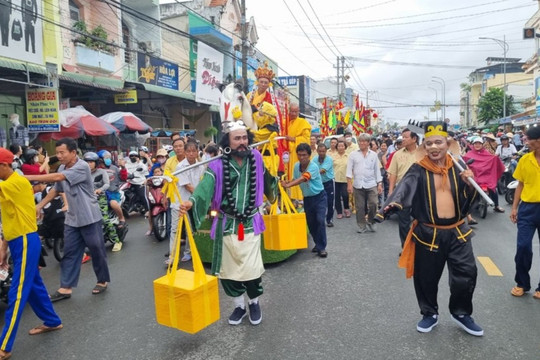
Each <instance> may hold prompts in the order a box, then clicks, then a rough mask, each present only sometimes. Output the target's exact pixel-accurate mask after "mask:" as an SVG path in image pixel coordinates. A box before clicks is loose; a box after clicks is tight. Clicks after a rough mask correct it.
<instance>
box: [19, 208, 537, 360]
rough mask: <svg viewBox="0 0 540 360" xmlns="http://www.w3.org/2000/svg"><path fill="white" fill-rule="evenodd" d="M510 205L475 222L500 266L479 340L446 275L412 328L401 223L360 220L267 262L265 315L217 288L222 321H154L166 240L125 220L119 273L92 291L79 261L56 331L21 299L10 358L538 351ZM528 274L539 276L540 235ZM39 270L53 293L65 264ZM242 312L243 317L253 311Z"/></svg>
mask: <svg viewBox="0 0 540 360" xmlns="http://www.w3.org/2000/svg"><path fill="white" fill-rule="evenodd" d="M506 209H507V213H506V214H496V213H492V212H490V213H489V214H488V218H487V219H486V220H484V221H482V222H481V223H480V225H479V226H477V236H476V237H475V238H474V248H475V254H476V256H487V257H489V258H490V259H491V260H492V261H493V262H494V264H495V265H496V266H497V268H498V269H499V270H500V271H501V272H502V276H489V275H488V274H487V272H486V270H485V269H484V268H483V267H482V266H481V265H480V264H479V276H478V285H477V289H476V292H475V299H474V304H475V312H474V314H473V316H474V318H475V319H476V320H477V322H478V323H479V324H481V325H482V326H483V327H484V329H485V336H484V337H482V338H476V337H473V336H470V335H468V334H466V333H464V332H463V331H462V330H461V329H459V328H458V327H457V325H455V324H454V323H453V322H452V321H451V319H450V316H449V313H448V311H447V308H448V295H449V292H448V287H447V280H446V278H447V276H446V274H444V275H443V279H442V280H441V288H440V293H439V306H440V309H441V320H440V323H439V325H438V326H437V327H436V328H435V329H434V330H433V331H432V332H431V333H429V334H420V333H418V332H417V331H416V323H417V321H418V320H419V319H420V314H419V310H418V307H417V304H416V299H415V296H414V290H413V284H412V281H411V280H406V279H405V277H404V273H403V270H402V269H398V268H397V266H396V261H397V255H398V253H399V250H400V249H399V240H398V238H397V223H396V222H395V221H388V222H386V223H385V224H383V225H382V226H379V229H378V231H377V233H376V234H375V235H367V234H363V235H358V234H356V232H355V226H354V221H353V219H342V220H336V227H334V228H332V229H329V231H328V235H329V246H328V250H329V256H328V258H327V259H320V258H317V257H315V256H314V255H313V254H312V253H310V252H309V250H303V251H300V252H299V253H298V254H296V255H294V256H293V257H292V258H290V259H289V260H288V261H286V262H284V263H282V264H279V265H274V266H271V267H269V268H268V269H267V272H266V274H265V275H264V286H265V291H266V293H265V294H264V295H263V297H262V299H261V304H262V309H263V317H264V318H263V323H262V324H261V325H260V326H258V327H254V326H252V325H250V324H249V322H248V321H245V322H244V324H242V325H240V326H237V327H232V326H229V325H228V324H227V322H226V318H227V317H228V315H229V313H230V312H231V310H232V305H231V303H230V300H229V299H228V298H227V297H226V296H225V295H224V294H223V292H222V291H221V290H220V303H221V316H222V318H221V319H220V320H219V322H217V323H215V324H213V325H211V326H210V327H209V328H207V329H205V330H203V331H202V332H200V333H198V334H195V335H188V334H185V333H182V332H179V331H177V330H174V329H170V328H166V327H163V326H160V325H158V324H157V323H156V322H155V314H154V301H153V288H152V280H154V279H155V278H157V277H159V276H161V275H162V274H163V273H164V267H163V265H162V262H163V260H164V257H163V254H164V253H165V252H166V251H167V247H168V244H167V243H156V242H155V241H153V240H151V239H150V238H148V237H145V236H144V232H145V231H146V223H145V222H144V221H143V220H142V219H137V218H135V219H132V220H130V233H129V240H128V243H127V244H126V245H125V247H124V249H123V250H122V251H121V252H120V253H109V262H110V269H111V274H112V280H113V282H112V283H111V284H110V288H109V290H108V291H107V292H106V293H104V294H102V295H98V296H96V295H91V293H90V292H91V289H92V287H93V285H94V282H95V277H94V275H93V272H92V268H91V264H85V265H83V270H82V273H81V281H80V284H79V287H78V288H77V289H76V291H75V292H74V295H73V297H72V298H71V299H69V300H64V301H61V302H59V303H57V305H56V306H55V308H56V310H57V311H58V313H59V314H60V316H61V317H62V319H63V321H64V325H65V328H64V329H63V330H61V331H58V332H55V333H50V334H45V335H41V336H37V337H31V336H28V335H26V332H27V331H28V329H30V328H31V327H33V326H35V325H37V324H38V323H39V320H38V319H37V318H36V317H35V315H34V314H33V313H32V312H31V311H30V309H29V308H27V309H26V311H25V314H24V316H23V319H22V321H21V323H20V328H19V334H18V338H17V340H16V343H15V348H14V357H13V358H14V359H35V358H43V359H46V358H48V359H81V360H84V359H239V360H241V359H437V358H438V359H538V358H540V341H539V340H538V333H539V330H540V301H538V300H534V299H533V298H532V296H531V295H528V296H526V297H524V298H520V299H516V298H513V297H512V296H511V295H510V294H509V291H510V289H511V287H512V286H513V285H514V282H513V268H514V264H513V255H514V248H515V232H516V230H515V227H514V226H513V225H512V224H511V223H510V221H509V220H508V211H509V208H508V207H507V208H506ZM534 251H535V260H534V263H533V269H534V271H533V272H532V275H533V276H532V278H533V283H534V282H536V281H538V275H539V271H538V269H540V264H539V263H538V254H539V249H538V241H535V245H534ZM48 263H49V267H47V268H46V269H44V270H42V274H43V277H44V279H45V282H46V284H47V286H48V288H49V290H50V291H51V292H52V291H54V290H55V289H56V288H57V286H58V278H59V275H58V274H59V266H58V263H56V261H55V260H54V258H52V256H51V257H49V259H48ZM246 320H247V319H246Z"/></svg>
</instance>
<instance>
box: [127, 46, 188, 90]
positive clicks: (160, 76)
mask: <svg viewBox="0 0 540 360" xmlns="http://www.w3.org/2000/svg"><path fill="white" fill-rule="evenodd" d="M137 81H139V82H141V83H143V84H151V85H156V86H161V87H164V88H167V89H172V90H178V65H177V64H173V63H170V62H168V61H165V60H162V59H158V58H156V57H153V56H150V55H148V54H143V53H138V54H137Z"/></svg>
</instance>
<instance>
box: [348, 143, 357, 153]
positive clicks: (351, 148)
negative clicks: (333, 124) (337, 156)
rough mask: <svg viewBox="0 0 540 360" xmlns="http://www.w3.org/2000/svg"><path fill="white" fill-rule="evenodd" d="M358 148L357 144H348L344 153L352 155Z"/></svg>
mask: <svg viewBox="0 0 540 360" xmlns="http://www.w3.org/2000/svg"><path fill="white" fill-rule="evenodd" d="M359 149H360V148H359V147H358V145H357V144H355V143H350V144H349V146H347V149H346V150H345V152H346V153H347V154H350V153H352V152H353V151H356V150H359Z"/></svg>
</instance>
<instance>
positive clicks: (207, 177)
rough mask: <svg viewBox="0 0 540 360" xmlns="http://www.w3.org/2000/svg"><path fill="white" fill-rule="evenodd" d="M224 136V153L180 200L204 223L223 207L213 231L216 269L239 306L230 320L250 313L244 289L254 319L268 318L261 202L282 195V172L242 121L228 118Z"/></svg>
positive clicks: (234, 322) (184, 208)
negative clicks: (271, 168) (271, 166)
mask: <svg viewBox="0 0 540 360" xmlns="http://www.w3.org/2000/svg"><path fill="white" fill-rule="evenodd" d="M223 130H224V135H223V137H222V139H221V141H220V146H221V147H222V148H223V157H222V158H221V159H218V160H215V161H212V162H210V163H209V164H208V168H207V169H206V172H205V173H204V176H203V178H202V180H201V182H200V183H199V185H198V186H197V188H196V189H195V191H194V192H193V194H192V195H191V197H190V198H189V200H187V201H184V202H183V203H182V204H181V205H180V215H183V214H185V213H186V212H187V211H190V215H191V216H190V217H191V218H192V219H193V221H194V223H195V228H198V227H199V226H200V225H201V223H202V221H203V220H204V219H205V218H206V214H207V212H208V208H209V207H210V206H211V208H212V209H213V210H217V211H218V215H217V216H215V217H214V220H213V225H212V230H211V233H210V236H211V237H212V239H214V250H213V261H212V273H214V274H217V275H218V276H219V278H220V280H221V284H222V286H223V289H224V290H225V293H226V294H227V295H228V296H230V297H232V299H233V303H234V306H235V308H234V311H233V312H232V314H231V315H230V316H229V320H228V321H229V324H231V325H239V324H240V323H241V322H242V320H243V319H244V317H246V315H247V310H246V304H245V298H244V293H247V295H248V297H249V320H250V322H251V324H253V325H258V324H260V322H261V321H262V312H261V308H260V305H259V296H260V295H262V294H263V287H262V274H263V273H264V266H263V262H262V255H261V233H262V232H263V231H264V230H265V226H264V221H263V219H262V215H261V213H260V212H259V207H260V206H261V205H262V204H263V194H264V195H266V197H267V198H268V200H269V201H270V202H272V203H273V202H275V201H276V199H277V180H278V178H277V177H273V176H271V175H270V173H269V172H268V170H267V169H266V167H265V166H264V164H263V160H262V156H261V154H260V153H259V152H258V151H257V150H254V149H253V150H251V149H250V148H249V144H250V143H252V141H253V135H252V134H251V132H250V131H249V130H248V129H247V127H246V126H245V125H244V123H243V122H242V121H236V122H234V121H233V122H230V121H228V122H224V123H223Z"/></svg>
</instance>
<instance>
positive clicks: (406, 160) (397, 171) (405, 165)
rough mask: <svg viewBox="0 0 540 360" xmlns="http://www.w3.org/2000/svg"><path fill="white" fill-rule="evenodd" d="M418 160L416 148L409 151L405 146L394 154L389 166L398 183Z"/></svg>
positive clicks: (390, 172)
mask: <svg viewBox="0 0 540 360" xmlns="http://www.w3.org/2000/svg"><path fill="white" fill-rule="evenodd" d="M416 161H417V159H416V150H414V151H408V150H407V148H403V149H400V150H398V151H397V152H396V153H395V154H394V156H393V157H392V161H390V166H389V167H388V173H389V174H391V175H395V176H396V184H397V183H398V182H399V181H400V180H401V179H402V178H403V176H405V173H406V172H407V171H408V170H409V168H410V167H411V166H412V164H414V163H415V162H416Z"/></svg>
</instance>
